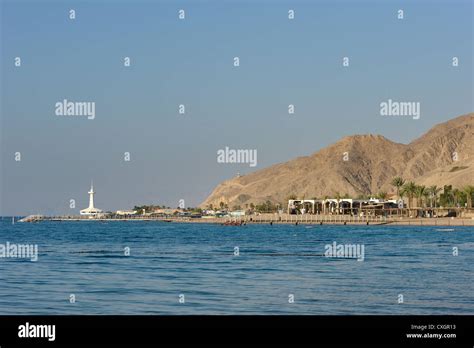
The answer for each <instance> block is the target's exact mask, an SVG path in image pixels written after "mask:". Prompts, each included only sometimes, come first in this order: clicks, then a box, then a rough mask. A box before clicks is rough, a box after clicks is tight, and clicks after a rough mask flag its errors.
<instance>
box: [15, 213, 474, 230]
mask: <svg viewBox="0 0 474 348" xmlns="http://www.w3.org/2000/svg"><path fill="white" fill-rule="evenodd" d="M43 221H55V222H67V221H76V222H78V221H91V222H133V221H146V222H154V221H156V222H168V223H186V224H189V223H197V224H220V225H230V226H241V225H247V224H260V225H265V224H267V225H300V224H301V225H377V226H382V225H393V226H471V227H474V219H473V218H454V217H452V218H451V217H441V218H405V217H404V218H400V217H398V218H392V217H381V216H380V217H374V216H372V217H354V216H348V215H288V214H282V215H274V214H262V215H252V216H243V217H222V218H189V217H146V216H140V217H120V218H119V217H103V218H90V217H83V216H40V215H30V216H27V217H25V218H23V219H20V220H18V221H17V222H30V223H38V222H43Z"/></svg>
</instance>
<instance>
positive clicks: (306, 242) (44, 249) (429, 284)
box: [0, 218, 474, 314]
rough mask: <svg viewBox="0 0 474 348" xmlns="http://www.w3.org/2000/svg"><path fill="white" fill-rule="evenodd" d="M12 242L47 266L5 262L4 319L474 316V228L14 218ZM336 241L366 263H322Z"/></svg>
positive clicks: (4, 231)
mask: <svg viewBox="0 0 474 348" xmlns="http://www.w3.org/2000/svg"><path fill="white" fill-rule="evenodd" d="M6 242H10V243H17V244H37V245H38V248H39V249H38V250H39V258H38V261H37V262H31V261H30V260H25V259H14V258H0V314H474V291H473V288H474V287H473V285H474V280H473V268H474V229H473V228H472V227H413V226H411V227H404V226H382V227H380V226H379V227H378V226H319V225H318V226H304V225H299V226H293V225H279V226H269V225H248V226H242V227H235V226H218V225H208V224H171V223H164V222H106V223H99V222H87V221H86V222H42V223H33V224H31V223H16V224H14V225H12V222H11V218H8V219H7V218H6V219H4V220H1V221H0V245H1V244H4V245H5V244H6ZM333 242H336V243H338V244H361V245H364V251H365V259H364V261H357V260H355V259H342V258H328V257H324V252H325V245H327V244H332V243H333ZM127 247H128V248H130V256H125V255H124V250H125V248H127ZM235 247H238V248H239V252H240V255H239V256H235V255H234V251H235V250H236V249H235ZM453 247H457V248H458V250H459V255H458V256H453ZM71 294H74V295H75V297H76V303H73V304H72V303H70V301H69V299H70V295H71ZM180 294H183V295H184V299H185V303H184V304H183V303H180V302H179V301H178V300H179V296H180ZM289 294H293V295H294V299H295V301H294V303H289V301H288V300H289ZM399 294H402V295H403V300H404V303H402V304H399V303H398V296H399Z"/></svg>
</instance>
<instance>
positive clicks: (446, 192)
mask: <svg viewBox="0 0 474 348" xmlns="http://www.w3.org/2000/svg"><path fill="white" fill-rule="evenodd" d="M391 184H392V186H393V187H394V188H395V189H396V191H397V197H399V198H400V199H403V197H407V198H408V208H412V207H425V208H427V207H429V208H436V207H437V206H438V204H441V203H442V205H445V206H459V205H460V204H461V202H463V201H466V203H467V207H468V208H472V198H473V195H474V186H472V185H467V186H464V187H463V188H461V189H456V188H455V189H453V188H452V185H445V186H444V187H443V188H440V187H438V186H436V185H434V186H429V187H427V186H424V185H417V184H416V183H415V182H413V181H405V180H404V179H403V178H402V177H399V176H398V177H395V178H393V179H392V182H391ZM441 191H443V194H441V195H440V192H441ZM438 196H439V197H440V201H438Z"/></svg>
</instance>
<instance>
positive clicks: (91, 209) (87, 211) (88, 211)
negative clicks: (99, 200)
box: [81, 183, 102, 216]
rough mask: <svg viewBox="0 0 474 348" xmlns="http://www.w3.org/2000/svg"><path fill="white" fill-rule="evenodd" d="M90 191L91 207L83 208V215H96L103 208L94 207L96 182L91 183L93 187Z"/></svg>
mask: <svg viewBox="0 0 474 348" xmlns="http://www.w3.org/2000/svg"><path fill="white" fill-rule="evenodd" d="M88 193H89V207H88V208H87V209H82V210H81V215H89V216H95V215H99V214H101V213H102V210H100V209H97V208H96V207H94V194H95V192H94V184H92V183H91V189H90V191H89V192H88Z"/></svg>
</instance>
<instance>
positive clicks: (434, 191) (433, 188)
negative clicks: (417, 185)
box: [428, 185, 441, 208]
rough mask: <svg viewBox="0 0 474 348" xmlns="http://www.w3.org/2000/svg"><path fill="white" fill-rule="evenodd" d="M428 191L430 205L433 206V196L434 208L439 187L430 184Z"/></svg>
mask: <svg viewBox="0 0 474 348" xmlns="http://www.w3.org/2000/svg"><path fill="white" fill-rule="evenodd" d="M428 191H429V192H430V206H431V208H433V198H434V208H436V202H437V201H438V193H440V191H441V188H439V187H438V186H436V185H433V186H430V187H429V189H428Z"/></svg>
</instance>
